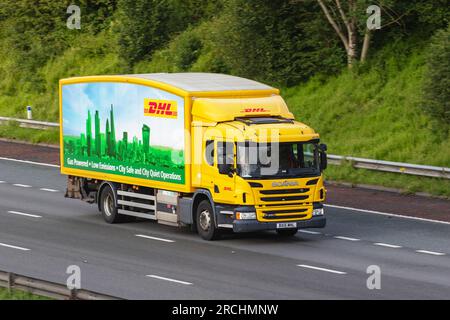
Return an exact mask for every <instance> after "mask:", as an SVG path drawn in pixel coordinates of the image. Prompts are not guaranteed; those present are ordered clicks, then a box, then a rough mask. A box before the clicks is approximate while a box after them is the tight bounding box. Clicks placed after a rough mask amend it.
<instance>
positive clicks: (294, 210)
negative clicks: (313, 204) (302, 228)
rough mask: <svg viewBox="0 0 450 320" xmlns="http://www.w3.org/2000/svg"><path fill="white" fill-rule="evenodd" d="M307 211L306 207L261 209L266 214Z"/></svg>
mask: <svg viewBox="0 0 450 320" xmlns="http://www.w3.org/2000/svg"><path fill="white" fill-rule="evenodd" d="M305 211H308V209H290V210H263V213H266V214H277V213H300V212H305Z"/></svg>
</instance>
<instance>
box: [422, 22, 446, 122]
mask: <svg viewBox="0 0 450 320" xmlns="http://www.w3.org/2000/svg"><path fill="white" fill-rule="evenodd" d="M423 94H424V101H423V107H424V109H425V110H426V111H427V112H428V113H429V114H431V115H432V116H434V117H435V118H436V119H438V120H439V121H440V122H442V123H446V124H447V125H450V27H449V28H447V29H443V30H440V31H438V32H437V33H436V35H435V36H434V37H433V39H432V42H431V45H430V48H429V54H428V58H427V71H426V73H425V80H424V86H423Z"/></svg>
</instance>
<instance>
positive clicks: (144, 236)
mask: <svg viewBox="0 0 450 320" xmlns="http://www.w3.org/2000/svg"><path fill="white" fill-rule="evenodd" d="M136 237H139V238H145V239H151V240H157V241H163V242H175V240H169V239H163V238H157V237H151V236H146V235H143V234H136Z"/></svg>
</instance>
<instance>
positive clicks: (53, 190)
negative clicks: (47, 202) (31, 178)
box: [39, 188, 59, 192]
mask: <svg viewBox="0 0 450 320" xmlns="http://www.w3.org/2000/svg"><path fill="white" fill-rule="evenodd" d="M39 190H41V191H47V192H59V190H55V189H48V188H40V189H39Z"/></svg>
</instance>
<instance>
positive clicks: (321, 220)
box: [233, 216, 327, 233]
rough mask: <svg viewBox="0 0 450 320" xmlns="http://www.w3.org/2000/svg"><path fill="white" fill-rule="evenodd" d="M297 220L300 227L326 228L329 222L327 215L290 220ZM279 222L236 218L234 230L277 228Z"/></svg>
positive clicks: (252, 230)
mask: <svg viewBox="0 0 450 320" xmlns="http://www.w3.org/2000/svg"><path fill="white" fill-rule="evenodd" d="M289 222H297V228H298V229H304V228H324V227H325V225H326V222H327V219H326V217H325V216H316V217H312V218H311V219H309V220H298V221H289ZM276 229H277V222H259V221H257V220H234V221H233V231H234V232H236V233H243V232H254V231H264V230H276Z"/></svg>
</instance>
